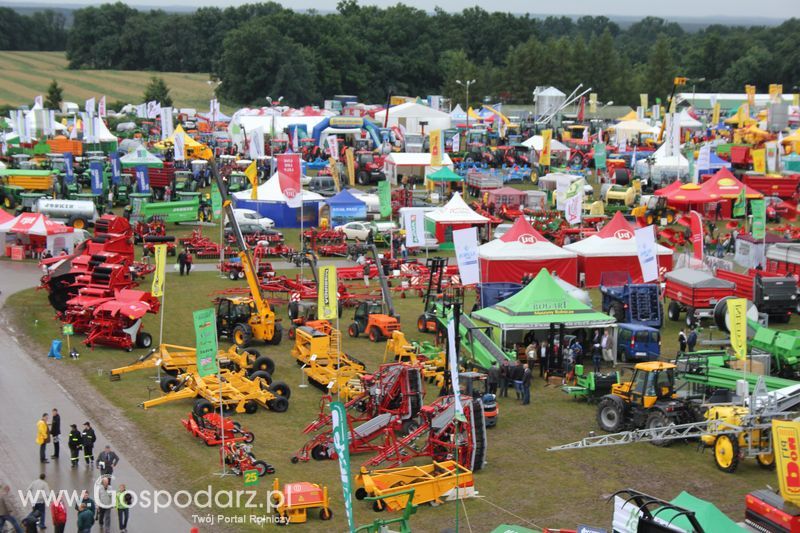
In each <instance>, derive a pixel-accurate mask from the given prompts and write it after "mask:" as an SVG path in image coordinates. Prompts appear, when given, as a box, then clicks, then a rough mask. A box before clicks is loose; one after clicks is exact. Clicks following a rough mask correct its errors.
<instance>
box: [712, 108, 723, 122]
mask: <svg viewBox="0 0 800 533" xmlns="http://www.w3.org/2000/svg"><path fill="white" fill-rule="evenodd" d="M721 111H722V107H721V106H720V105H719V102H717V103H716V104H714V110H713V111H712V112H711V124H713V125H714V126H716V125H718V124H719V118H720V113H721Z"/></svg>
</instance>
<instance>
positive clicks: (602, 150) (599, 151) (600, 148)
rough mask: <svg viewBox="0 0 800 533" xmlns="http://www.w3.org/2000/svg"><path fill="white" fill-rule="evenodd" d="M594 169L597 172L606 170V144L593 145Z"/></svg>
mask: <svg viewBox="0 0 800 533" xmlns="http://www.w3.org/2000/svg"><path fill="white" fill-rule="evenodd" d="M594 168H596V169H598V170H605V169H606V143H596V144H595V145H594Z"/></svg>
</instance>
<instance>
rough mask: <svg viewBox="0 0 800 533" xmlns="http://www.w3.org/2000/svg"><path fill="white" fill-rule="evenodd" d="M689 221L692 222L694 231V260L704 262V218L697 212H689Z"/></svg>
mask: <svg viewBox="0 0 800 533" xmlns="http://www.w3.org/2000/svg"><path fill="white" fill-rule="evenodd" d="M689 220H690V222H691V224H690V225H691V230H692V248H693V249H694V258H695V259H699V260H700V261H702V260H703V217H702V215H700V213H698V212H697V211H694V210H692V211H690V212H689Z"/></svg>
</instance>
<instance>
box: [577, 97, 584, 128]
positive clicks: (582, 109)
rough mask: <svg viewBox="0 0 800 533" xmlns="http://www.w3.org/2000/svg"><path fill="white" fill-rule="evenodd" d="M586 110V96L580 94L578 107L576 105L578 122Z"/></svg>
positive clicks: (581, 120)
mask: <svg viewBox="0 0 800 533" xmlns="http://www.w3.org/2000/svg"><path fill="white" fill-rule="evenodd" d="M585 112H586V97H585V96H581V103H580V107H578V122H583V115H584V113H585Z"/></svg>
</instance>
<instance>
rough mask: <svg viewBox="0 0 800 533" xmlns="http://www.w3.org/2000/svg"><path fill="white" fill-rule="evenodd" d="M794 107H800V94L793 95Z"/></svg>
mask: <svg viewBox="0 0 800 533" xmlns="http://www.w3.org/2000/svg"><path fill="white" fill-rule="evenodd" d="M792 105H793V106H795V107H800V93H794V94H793V95H792Z"/></svg>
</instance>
